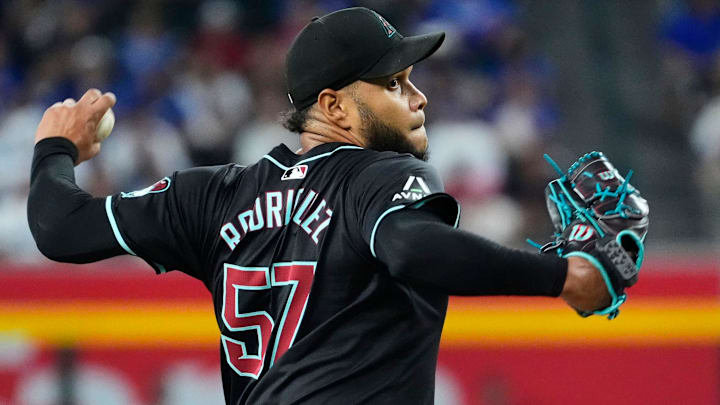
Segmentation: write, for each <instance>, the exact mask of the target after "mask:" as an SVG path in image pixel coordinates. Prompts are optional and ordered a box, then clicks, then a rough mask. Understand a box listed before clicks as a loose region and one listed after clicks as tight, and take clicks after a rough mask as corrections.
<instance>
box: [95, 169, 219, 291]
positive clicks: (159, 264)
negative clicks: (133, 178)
mask: <svg viewBox="0 0 720 405" xmlns="http://www.w3.org/2000/svg"><path fill="white" fill-rule="evenodd" d="M231 169H232V168H231V167H230V166H215V167H198V168H193V169H188V170H183V171H178V172H175V173H174V174H173V175H172V176H169V177H165V178H163V179H161V180H160V181H158V182H156V183H155V184H153V185H151V186H149V187H147V188H144V189H142V190H138V191H133V192H127V193H120V194H116V195H112V196H108V197H107V198H106V200H105V211H106V214H107V217H108V220H109V222H110V226H111V227H112V231H113V233H114V235H115V238H116V239H117V241H118V243H119V244H120V246H122V248H123V249H124V250H125V251H126V252H127V253H129V254H131V255H134V256H138V257H140V258H142V259H143V260H145V261H146V262H147V263H148V264H149V265H150V266H152V267H153V269H155V271H156V272H157V273H158V274H160V273H165V272H166V271H169V270H180V271H182V272H184V273H187V274H189V275H190V276H193V277H195V278H198V279H200V280H205V274H204V272H203V268H205V267H206V266H204V257H206V252H207V249H209V241H208V238H207V234H208V232H207V229H208V226H209V224H210V223H212V216H213V215H218V214H219V213H218V211H219V210H221V205H222V196H221V194H222V193H221V191H222V186H223V184H224V179H225V177H226V176H227V172H228V170H231Z"/></svg>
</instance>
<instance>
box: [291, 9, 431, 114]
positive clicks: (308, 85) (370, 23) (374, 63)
mask: <svg viewBox="0 0 720 405" xmlns="http://www.w3.org/2000/svg"><path fill="white" fill-rule="evenodd" d="M444 39H445V33H444V32H435V33H432V34H425V35H417V36H412V37H404V36H402V35H401V34H400V33H399V32H397V30H396V29H395V27H393V26H392V25H390V23H389V22H388V21H387V20H386V19H384V18H383V17H382V16H381V15H380V14H378V13H376V12H375V11H373V10H370V9H368V8H365V7H353V8H346V9H343V10H338V11H335V12H332V13H330V14H326V15H324V16H322V17H313V19H312V21H310V23H309V24H308V25H306V26H305V28H303V29H302V31H300V33H299V34H298V36H297V37H296V38H295V40H294V41H293V44H292V46H291V47H290V51H288V54H287V57H286V60H285V77H286V79H287V87H288V98H289V99H290V102H291V103H292V104H293V106H295V109H297V110H302V109H304V108H306V107H309V106H311V105H313V104H314V103H315V102H316V101H317V95H318V94H319V93H320V91H322V90H323V89H325V88H331V89H333V90H339V89H341V88H343V87H345V86H347V85H348V84H350V83H352V82H354V81H356V80H359V79H375V78H379V77H383V76H389V75H391V74H393V73H397V72H400V71H402V70H404V69H406V68H407V67H408V66H410V65H413V64H415V63H417V62H419V61H421V60H423V59H425V58H427V57H428V56H430V55H432V54H433V53H434V52H435V51H436V50H437V49H438V48H439V47H440V45H441V44H442V42H443V40H444Z"/></svg>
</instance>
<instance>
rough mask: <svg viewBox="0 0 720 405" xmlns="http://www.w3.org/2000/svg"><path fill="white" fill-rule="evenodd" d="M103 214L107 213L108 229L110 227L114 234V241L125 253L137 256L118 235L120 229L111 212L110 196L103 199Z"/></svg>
mask: <svg viewBox="0 0 720 405" xmlns="http://www.w3.org/2000/svg"><path fill="white" fill-rule="evenodd" d="M105 212H106V213H107V217H108V221H110V227H112V230H113V234H115V239H117V241H118V243H119V244H120V246H121V247H122V248H123V249H125V251H126V252H128V253H129V254H131V255H133V256H137V255H136V254H135V252H133V251H132V249H130V246H128V245H127V243H125V240H124V239H123V237H122V235H120V229H118V226H117V222H116V221H115V215H113V212H112V196H111V195H109V196H107V198H106V199H105Z"/></svg>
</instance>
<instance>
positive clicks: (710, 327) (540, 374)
mask: <svg viewBox="0 0 720 405" xmlns="http://www.w3.org/2000/svg"><path fill="white" fill-rule="evenodd" d="M0 268H2V270H0V405H3V404H28V405H35V404H49V403H52V402H56V401H55V400H53V398H57V397H58V396H62V395H71V396H74V397H75V398H76V399H79V398H85V400H86V403H93V399H92V398H94V397H93V395H101V397H99V398H103V403H104V404H113V403H117V404H151V403H153V404H161V403H173V404H194V403H197V404H212V403H221V402H222V393H221V388H220V385H219V384H220V382H219V376H218V374H219V372H218V361H219V356H218V350H219V349H218V338H219V334H218V332H217V327H216V326H215V319H214V316H213V313H212V306H211V304H210V299H209V298H210V295H209V293H208V292H207V291H206V290H204V287H203V286H202V284H201V283H199V282H198V281H195V280H193V279H190V278H189V277H187V276H184V275H182V274H179V273H178V274H172V273H170V274H166V275H162V276H156V275H154V274H152V272H151V271H150V270H148V269H146V268H144V267H142V265H140V264H139V262H131V264H130V265H128V264H127V262H122V264H118V263H114V264H109V265H93V266H81V267H78V266H65V265H52V267H51V268H48V267H46V266H43V267H42V268H27V267H18V266H9V265H6V266H2V267H0ZM643 273H644V274H643V276H642V278H641V281H640V283H639V284H638V285H637V286H636V287H634V288H633V290H632V295H631V297H630V299H629V300H628V302H627V303H626V304H625V305H624V307H623V309H622V312H621V315H620V317H618V318H617V319H615V320H613V321H607V320H606V319H605V318H600V317H594V318H589V319H582V318H580V317H578V316H577V315H575V314H574V312H572V311H571V310H569V309H568V308H567V307H565V306H564V304H563V303H562V302H561V301H560V300H553V299H548V298H508V297H494V298H453V299H451V303H450V308H449V312H448V317H447V321H446V325H445V329H444V333H443V340H442V347H441V353H440V358H439V365H438V400H437V402H438V404H457V405H470V404H495V405H498V404H540V405H542V404H574V403H582V404H585V405H593V404H598V405H600V404H606V403H610V402H611V403H613V404H615V405H620V404H681V403H682V404H701V405H702V404H718V403H720V350H719V349H720V277H719V276H718V274H719V273H718V268H717V266H716V265H715V264H714V263H713V262H710V261H705V260H693V261H688V260H682V261H680V260H661V261H655V262H649V263H647V265H646V267H645V268H644V269H643ZM96 391H97V392H96ZM63 393H64V394H63ZM78 403H82V401H78Z"/></svg>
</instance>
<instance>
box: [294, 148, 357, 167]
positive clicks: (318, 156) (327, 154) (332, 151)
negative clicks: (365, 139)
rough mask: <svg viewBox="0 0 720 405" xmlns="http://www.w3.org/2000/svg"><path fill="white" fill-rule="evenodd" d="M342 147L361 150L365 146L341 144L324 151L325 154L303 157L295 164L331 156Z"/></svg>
mask: <svg viewBox="0 0 720 405" xmlns="http://www.w3.org/2000/svg"><path fill="white" fill-rule="evenodd" d="M342 149H355V150H357V149H359V150H362V149H364V148H361V147H359V146H350V145H345V146H339V147H337V148H335V149H333V150H331V151H330V152H325V153H323V154H320V155H317V156H313V157H311V158H307V159H303V160H301V161H299V162H297V163H295V166H297V165H301V164H303V163H307V162H312V161H313V160H317V159H320V158H324V157H327V156H330V155H332V154H333V153H335V152H337V151H339V150H342Z"/></svg>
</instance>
